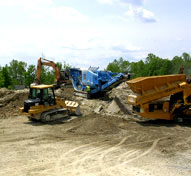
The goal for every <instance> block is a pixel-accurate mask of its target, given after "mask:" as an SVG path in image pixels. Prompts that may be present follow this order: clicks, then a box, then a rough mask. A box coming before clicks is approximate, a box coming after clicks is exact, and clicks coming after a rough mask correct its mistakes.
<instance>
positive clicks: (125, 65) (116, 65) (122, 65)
mask: <svg viewBox="0 0 191 176" xmlns="http://www.w3.org/2000/svg"><path fill="white" fill-rule="evenodd" d="M129 68H130V63H129V61H127V60H124V59H123V58H122V57H121V58H119V60H117V59H115V60H114V61H113V62H111V63H109V65H108V66H107V68H106V70H108V71H112V72H117V73H120V72H128V71H129Z"/></svg>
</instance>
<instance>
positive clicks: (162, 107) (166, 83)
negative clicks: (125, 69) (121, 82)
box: [127, 74, 191, 121]
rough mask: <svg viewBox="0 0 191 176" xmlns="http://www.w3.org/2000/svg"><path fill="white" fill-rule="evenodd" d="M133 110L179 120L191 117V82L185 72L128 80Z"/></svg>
mask: <svg viewBox="0 0 191 176" xmlns="http://www.w3.org/2000/svg"><path fill="white" fill-rule="evenodd" d="M127 84H128V86H129V87H130V89H131V90H132V91H133V92H134V93H135V94H132V95H129V96H128V102H129V103H130V104H132V105H133V111H134V112H135V113H137V114H138V115H140V116H142V117H146V118H154V119H166V120H178V121H182V119H183V118H190V117H191V84H189V83H188V82H187V80H186V75H185V74H177V75H164V76H151V77H140V78H135V79H133V80H130V81H127Z"/></svg>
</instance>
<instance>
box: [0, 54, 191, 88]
mask: <svg viewBox="0 0 191 176" xmlns="http://www.w3.org/2000/svg"><path fill="white" fill-rule="evenodd" d="M56 64H57V66H58V68H59V69H60V70H63V69H65V68H68V67H71V66H70V65H68V64H66V63H65V62H64V63H60V62H58V63H56ZM182 65H183V66H184V73H185V74H186V75H187V77H189V76H190V75H191V55H190V54H188V53H183V54H182V55H181V56H175V57H173V59H172V60H169V59H163V58H160V57H158V56H156V55H154V54H152V53H150V54H148V56H147V57H146V59H145V60H140V61H138V62H130V61H128V60H125V59H123V58H122V57H121V58H119V59H114V61H113V62H111V63H109V64H108V65H107V67H106V70H108V71H112V72H117V73H120V72H121V73H130V74H131V77H132V78H136V77H142V76H156V75H168V74H177V73H178V72H179V69H180V67H181V66H182ZM35 75H36V66H35V65H27V63H25V62H23V61H17V60H12V61H11V62H10V63H9V64H6V65H5V66H4V67H0V88H2V87H6V88H9V89H13V88H14V87H15V85H24V86H25V87H29V86H30V84H31V83H33V82H34V80H35ZM54 79H55V72H54V70H53V69H51V68H50V67H47V66H42V70H41V82H42V83H44V84H53V83H54Z"/></svg>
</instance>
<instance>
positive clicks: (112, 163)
mask: <svg viewBox="0 0 191 176" xmlns="http://www.w3.org/2000/svg"><path fill="white" fill-rule="evenodd" d="M66 92H68V93H66ZM128 93H131V92H130V90H129V89H128V88H127V87H126V85H125V84H121V85H120V86H119V87H117V88H115V89H113V90H112V91H110V92H108V97H107V98H106V99H105V98H100V99H93V100H87V99H84V98H79V97H74V96H73V90H72V89H71V88H67V89H65V90H57V91H56V94H57V96H59V97H61V98H63V99H69V100H73V101H77V102H78V103H79V104H80V107H81V112H82V114H83V115H82V116H80V117H78V118H75V119H74V120H71V121H63V122H54V123H46V124H44V123H40V122H30V121H28V119H27V118H26V117H24V116H22V115H19V114H18V108H19V107H20V106H22V105H23V101H24V99H26V98H27V90H24V91H20V92H19V93H17V92H15V91H9V90H5V89H4V90H0V100H1V101H0V102H1V103H2V106H1V107H0V113H1V114H0V117H2V114H5V116H4V117H2V118H1V119H0V129H1V130H0V175H6V176H12V175H19V176H22V175H23V176H25V175H28V176H33V175H35V176H36V175H40V176H47V175H50V176H52V175H55V176H57V175H64V176H65V175H66V176H76V175H82V176H114V175H115V176H116V175H118V176H123V175H125V176H164V175H168V176H187V175H191V149H190V146H191V137H190V133H191V122H187V123H185V124H175V123H173V122H169V121H164V120H144V119H140V118H135V117H134V116H133V115H130V114H128V111H130V106H129V105H128V104H127V99H126V97H127V94H128ZM116 98H117V99H116ZM3 100H4V101H3ZM10 100H11V101H10ZM118 100H120V102H121V103H122V105H121V104H119V102H118ZM123 105H127V109H124V106H123ZM128 106H129V107H128ZM125 110H127V111H125ZM126 112H127V113H126Z"/></svg>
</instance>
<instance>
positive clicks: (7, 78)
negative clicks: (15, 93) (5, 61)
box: [2, 65, 12, 88]
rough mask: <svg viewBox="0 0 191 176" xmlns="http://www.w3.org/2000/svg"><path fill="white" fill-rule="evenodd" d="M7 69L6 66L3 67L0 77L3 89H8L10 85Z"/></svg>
mask: <svg viewBox="0 0 191 176" xmlns="http://www.w3.org/2000/svg"><path fill="white" fill-rule="evenodd" d="M8 70H9V67H8V66H7V65H6V66H5V67H3V69H2V76H3V79H4V85H3V87H6V88H10V87H11V85H12V83H11V77H10V74H9V71H8Z"/></svg>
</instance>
